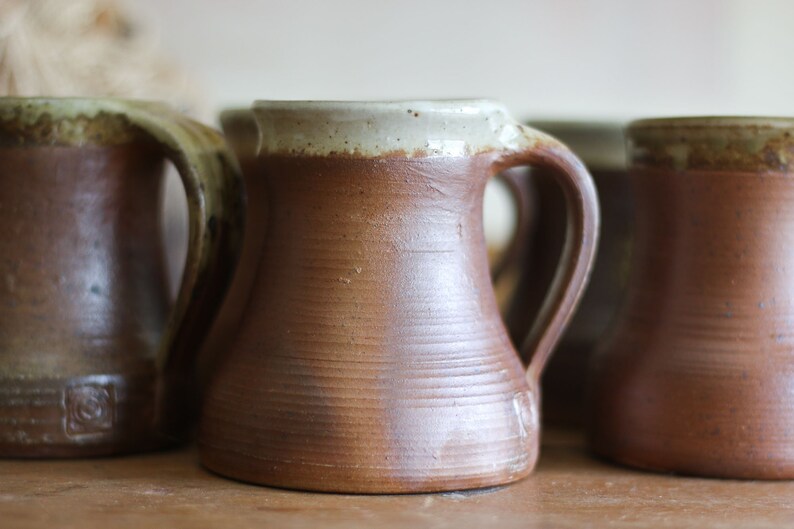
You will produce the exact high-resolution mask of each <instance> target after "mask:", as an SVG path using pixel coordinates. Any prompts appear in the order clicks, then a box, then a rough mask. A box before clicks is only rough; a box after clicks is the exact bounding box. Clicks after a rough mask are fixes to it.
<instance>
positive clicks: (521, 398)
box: [513, 391, 539, 439]
mask: <svg viewBox="0 0 794 529" xmlns="http://www.w3.org/2000/svg"><path fill="white" fill-rule="evenodd" d="M513 409H514V410H515V412H516V416H517V417H518V425H519V431H520V433H521V437H522V438H523V439H528V438H529V437H530V435H531V434H532V433H534V432H537V431H538V425H539V418H538V407H537V405H536V403H535V401H534V398H533V396H532V395H531V393H530V392H528V391H523V392H521V393H516V394H515V395H514V396H513Z"/></svg>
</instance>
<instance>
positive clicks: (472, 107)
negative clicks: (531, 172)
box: [251, 98, 507, 114]
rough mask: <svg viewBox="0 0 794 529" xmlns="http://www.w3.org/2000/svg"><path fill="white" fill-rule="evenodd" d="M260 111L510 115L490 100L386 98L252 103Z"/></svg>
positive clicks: (262, 101)
mask: <svg viewBox="0 0 794 529" xmlns="http://www.w3.org/2000/svg"><path fill="white" fill-rule="evenodd" d="M251 109H252V110H253V111H257V110H276V111H278V110H282V111H285V110H292V111H299V110H300V111H324V110H325V111H345V110H358V109H360V110H365V111H370V112H373V111H381V112H383V111H402V112H406V113H407V111H408V110H412V111H420V112H422V111H424V112H431V113H440V114H444V113H450V114H481V113H483V112H484V111H500V112H504V113H507V107H506V106H505V105H504V104H503V103H502V102H500V101H498V100H496V99H490V98H459V99H457V98H442V99H383V100H377V99H372V100H366V99H362V100H343V99H256V100H254V102H253V103H252V104H251Z"/></svg>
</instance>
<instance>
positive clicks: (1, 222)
mask: <svg viewBox="0 0 794 529" xmlns="http://www.w3.org/2000/svg"><path fill="white" fill-rule="evenodd" d="M165 158H168V159H169V160H170V161H171V162H172V163H173V164H174V165H175V166H176V168H177V169H178V170H179V172H180V174H181V176H182V181H183V183H184V186H185V189H186V191H187V196H188V201H189V206H190V241H191V243H190V251H189V253H188V259H187V265H186V268H185V274H184V279H183V283H182V289H181V292H180V295H179V297H178V299H177V301H176V303H175V306H174V307H173V309H171V308H170V306H169V302H168V293H167V290H166V284H165V266H164V260H163V249H162V247H161V241H160V240H159V237H158V236H157V234H158V233H159V230H158V208H159V204H158V200H157V197H158V195H159V191H160V186H161V178H162V170H163V165H164V164H163V162H164V159H165ZM238 171H239V170H238V169H236V165H235V164H234V162H233V161H232V160H231V158H230V155H229V154H228V153H227V151H226V149H225V143H224V141H223V139H222V137H221V136H220V135H219V134H218V133H216V132H214V131H213V130H211V129H208V128H206V127H204V126H202V125H199V124H198V123H195V122H193V121H191V120H188V119H187V118H184V117H182V116H181V115H179V114H178V113H176V112H174V111H172V110H170V109H169V108H167V107H166V106H164V105H159V104H155V103H141V102H132V101H119V100H110V99H38V98H34V99H25V98H2V99H0V179H2V185H1V186H0V226H3V229H2V231H3V236H2V238H0V278H2V282H0V455H2V456H20V457H40V456H58V457H61V456H63V457H71V456H89V455H101V454H113V453H120V452H129V451H138V450H146V449H152V448H156V447H161V446H163V445H165V444H168V443H169V442H172V441H174V440H177V439H179V438H180V436H181V435H182V434H183V433H184V430H185V428H186V426H187V424H186V422H187V421H186V419H187V418H188V417H189V413H188V405H189V404H190V402H189V399H190V398H191V397H192V393H191V389H192V388H191V376H192V359H193V358H194V355H195V353H196V352H197V349H198V347H199V344H200V343H201V339H202V338H203V336H204V330H205V329H206V328H207V327H208V326H209V323H210V321H211V319H212V317H213V316H214V313H215V310H216V308H217V305H218V301H219V299H220V297H221V296H222V295H223V293H224V291H225V288H226V285H227V283H228V279H229V276H230V275H231V269H232V267H233V265H234V261H235V259H236V252H237V246H238V245H239V231H240V224H241V219H238V217H240V216H241V212H242V210H241V206H242V205H241V203H240V201H241V196H242V195H241V192H242V190H241V185H240V177H239V172H238ZM169 312H170V317H169Z"/></svg>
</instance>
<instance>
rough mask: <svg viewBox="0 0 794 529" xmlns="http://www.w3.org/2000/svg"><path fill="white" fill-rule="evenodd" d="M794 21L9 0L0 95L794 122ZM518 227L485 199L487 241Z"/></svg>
mask: <svg viewBox="0 0 794 529" xmlns="http://www.w3.org/2000/svg"><path fill="white" fill-rule="evenodd" d="M793 18H794V2H791V1H787V0H752V1H751V0H697V1H692V0H666V1H664V2H650V1H638V0H601V1H577V0H489V1H487V2H472V1H462V0H401V1H396V0H379V1H372V0H327V1H320V0H226V1H224V2H219V1H217V0H168V1H163V0H135V1H132V0H126V1H125V0H112V1H111V0H0V93H2V94H21V95H118V96H127V97H141V98H148V99H165V100H168V101H170V102H172V103H174V104H175V105H177V106H179V107H180V108H182V109H183V110H185V111H187V112H189V113H191V114H192V115H194V116H195V117H199V118H201V119H204V120H205V121H209V122H217V112H218V111H219V110H220V109H223V108H227V107H230V106H247V105H249V104H250V102H251V101H252V100H254V99H389V98H447V97H490V98H496V99H500V100H502V101H503V102H504V103H506V105H507V106H508V107H509V108H510V110H511V111H512V113H513V114H514V116H515V117H517V118H519V119H522V120H534V119H577V120H581V119H595V120H626V119H629V118H633V117H639V116H659V115H682V114H700V115H702V114H773V115H794V97H792V96H791V89H790V87H791V86H792V85H794V69H792V68H790V67H789V63H788V59H789V57H791V56H794V36H793V35H792V32H791V29H790V26H791V24H790V22H791V20H792V19H793ZM175 182H176V180H175V179H173V178H172V179H171V180H169V186H170V188H169V189H170V191H167V193H166V195H167V196H174V195H175V194H178V193H177V192H176V191H175V190H174V189H175V187H174V186H178V183H175ZM172 200H176V201H177V202H178V199H172ZM167 211H168V215H167V217H166V229H167V230H171V231H179V230H183V229H184V222H185V221H184V218H183V217H184V213H183V210H182V209H180V207H172V208H169V209H167ZM180 211H182V213H180ZM512 218H513V214H512V211H511V201H510V198H509V196H508V195H507V193H506V192H505V191H504V190H503V189H501V190H500V188H499V187H498V186H494V185H492V186H489V191H488V195H487V197H486V234H487V237H488V239H489V243H490V244H491V245H492V246H496V247H498V246H500V245H502V246H503V245H504V244H505V243H506V241H507V240H508V239H509V236H510V230H511V226H512V224H511V223H512ZM177 268H178V267H177Z"/></svg>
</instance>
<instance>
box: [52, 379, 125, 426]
mask: <svg viewBox="0 0 794 529" xmlns="http://www.w3.org/2000/svg"><path fill="white" fill-rule="evenodd" d="M65 405H66V435H68V436H70V437H74V436H80V435H91V434H100V433H105V432H109V431H111V430H112V428H113V421H114V417H115V409H116V392H115V388H114V387H113V385H112V384H107V385H103V384H86V385H83V386H73V387H70V388H67V389H66V399H65Z"/></svg>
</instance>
